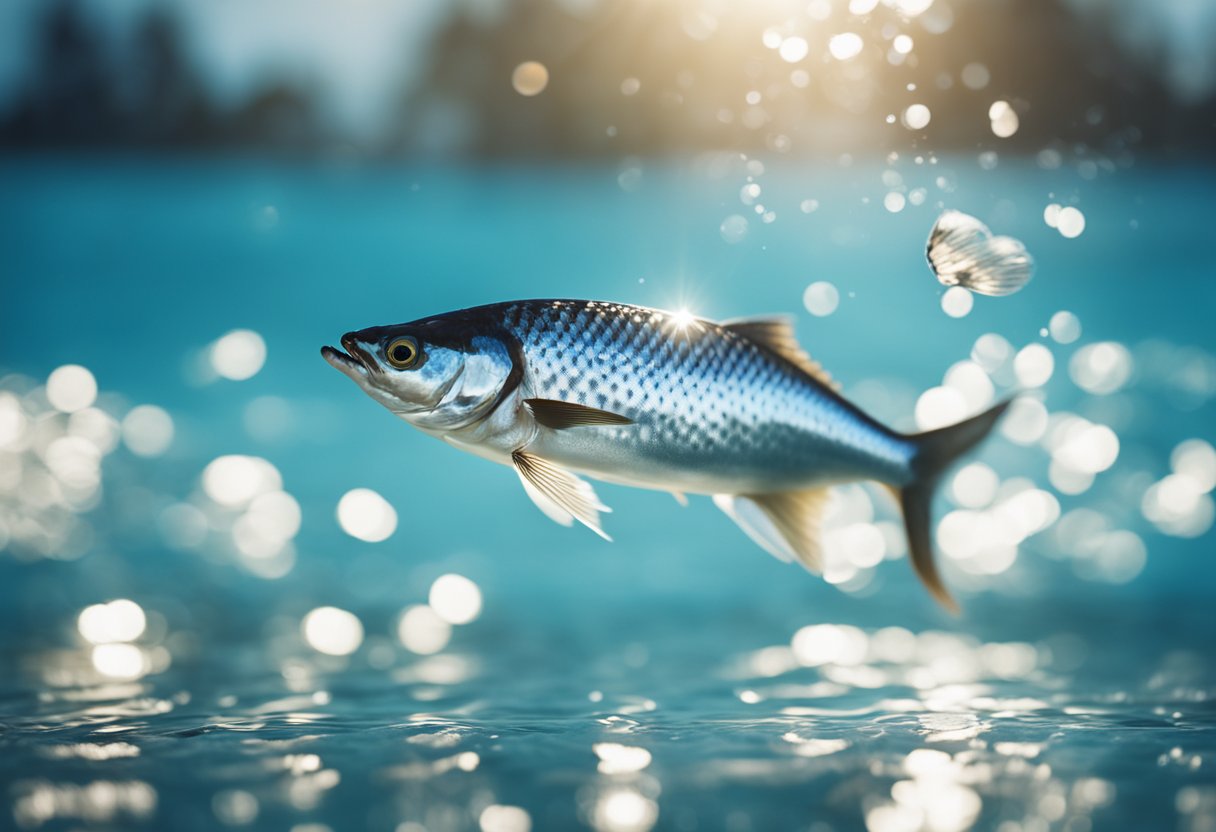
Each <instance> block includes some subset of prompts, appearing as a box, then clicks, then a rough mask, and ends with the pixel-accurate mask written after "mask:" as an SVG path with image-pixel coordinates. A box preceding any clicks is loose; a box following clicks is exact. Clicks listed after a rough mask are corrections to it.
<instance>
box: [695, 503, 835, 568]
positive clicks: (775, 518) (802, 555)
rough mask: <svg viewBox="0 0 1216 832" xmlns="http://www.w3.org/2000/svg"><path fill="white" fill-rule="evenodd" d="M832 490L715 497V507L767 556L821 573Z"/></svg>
mask: <svg viewBox="0 0 1216 832" xmlns="http://www.w3.org/2000/svg"><path fill="white" fill-rule="evenodd" d="M831 496H832V494H831V489H830V488H827V487H824V488H811V489H806V490H804V491H777V492H773V493H770V494H715V495H714V504H715V505H716V506H718V508H720V509H722V511H723V512H725V513H726V515H727V516H728V517H730V519H732V520H734V521H735V523H736V524H738V526H739V528H741V529H743V531H744V532H746V533H747V536H748V537H750V538H751V539H752V540H753V541H755V542H756V543H757V544H759V545H760V547H761V548H763V549H764V550H765V551H767V552H768V553H769V554H771V555H774V556H775V557H777V558H779V559H781V560H783V561H787V562H792V561H797V562H798V563H801V564H802V565H803V566H805V567H806V568H807V569H808V570H810V571H812V572H816V573H818V572H822V571H823V551H822V548H821V545H820V530H821V526H822V524H823V513H824V510H825V509H826V508H827V505H828V501H829V500H830V499H831Z"/></svg>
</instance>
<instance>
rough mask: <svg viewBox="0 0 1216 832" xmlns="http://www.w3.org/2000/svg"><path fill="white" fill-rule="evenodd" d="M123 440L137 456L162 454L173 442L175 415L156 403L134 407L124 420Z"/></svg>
mask: <svg viewBox="0 0 1216 832" xmlns="http://www.w3.org/2000/svg"><path fill="white" fill-rule="evenodd" d="M122 441H123V443H124V444H125V445H126V446H127V448H128V449H129V450H130V451H131V453H133V454H135V455H136V456H160V455H161V454H163V453H164V452H165V451H167V450H168V449H169V445H170V444H172V442H173V417H171V416H170V415H169V414H168V413H167V412H165V411H164V410H163V409H162V408H159V407H157V406H156V405H154V404H141V405H139V406H138V407H133V408H131V410H130V412H129V413H127V415H126V416H124V417H123V420H122Z"/></svg>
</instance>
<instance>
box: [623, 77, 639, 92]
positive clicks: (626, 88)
mask: <svg viewBox="0 0 1216 832" xmlns="http://www.w3.org/2000/svg"><path fill="white" fill-rule="evenodd" d="M640 89H642V82H641V81H639V80H638V79H637V78H632V77H630V78H626V79H625V80H624V81H621V95H637V93H638V91H639V90H640Z"/></svg>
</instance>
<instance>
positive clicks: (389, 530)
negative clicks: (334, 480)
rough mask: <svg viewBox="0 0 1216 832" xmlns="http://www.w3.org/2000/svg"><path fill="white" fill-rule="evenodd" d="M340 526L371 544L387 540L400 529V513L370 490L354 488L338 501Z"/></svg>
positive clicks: (352, 535) (351, 534)
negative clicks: (398, 525)
mask: <svg viewBox="0 0 1216 832" xmlns="http://www.w3.org/2000/svg"><path fill="white" fill-rule="evenodd" d="M337 514H338V525H340V526H341V527H342V531H344V532H346V533H347V534H348V535H350V536H351V537H355V538H358V539H359V540H365V541H367V542H368V543H379V542H381V541H383V540H387V539H388V538H389V537H391V536H392V534H393V532H395V531H396V530H397V510H396V509H394V508H393V507H392V505H390V504H389V502H388V500H386V499H384V498H383V497H381V496H380V495H379V494H377V493H376V492H375V491H372V490H371V489H370V488H352V489H351V490H350V491H347V492H346V493H345V494H343V495H342V499H340V500H338V512H337Z"/></svg>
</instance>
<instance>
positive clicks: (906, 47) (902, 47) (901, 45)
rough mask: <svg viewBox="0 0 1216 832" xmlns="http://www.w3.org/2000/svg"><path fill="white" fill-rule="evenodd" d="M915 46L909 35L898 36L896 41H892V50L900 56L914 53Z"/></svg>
mask: <svg viewBox="0 0 1216 832" xmlns="http://www.w3.org/2000/svg"><path fill="white" fill-rule="evenodd" d="M914 45H915V44H913V42H912V38H910V37H908V36H907V35H896V36H895V39H894V40H893V41H891V48H892V49H894V50H895V51H896V52H898V53H899V54H900V55H907V54H908V53H909V52H911V51H912V48H913V46H914Z"/></svg>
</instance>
